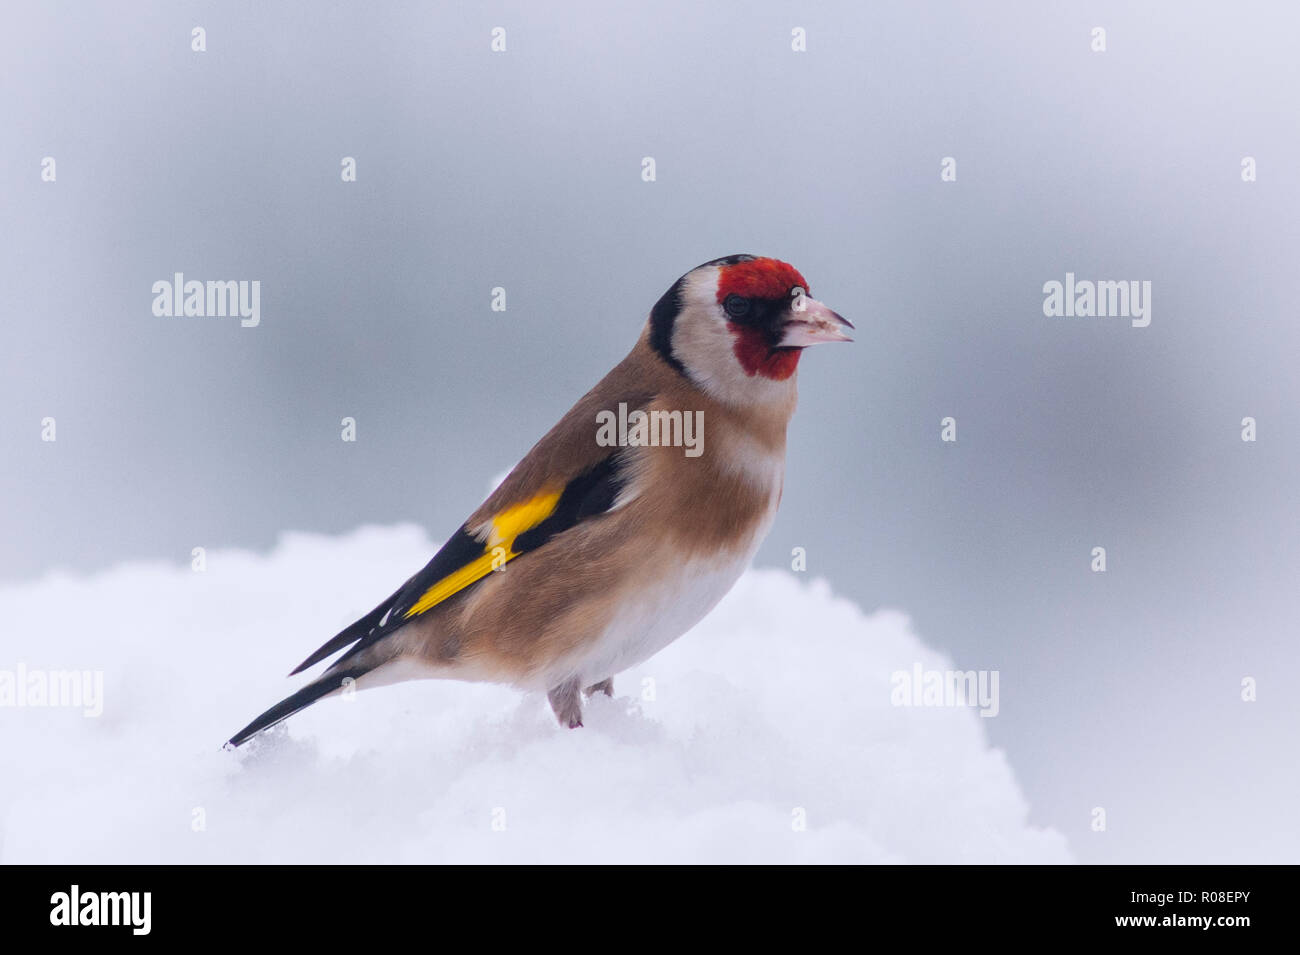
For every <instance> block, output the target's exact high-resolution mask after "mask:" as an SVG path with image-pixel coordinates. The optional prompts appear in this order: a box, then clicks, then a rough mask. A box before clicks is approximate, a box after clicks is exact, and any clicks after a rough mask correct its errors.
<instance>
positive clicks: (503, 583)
mask: <svg viewBox="0 0 1300 955" xmlns="http://www.w3.org/2000/svg"><path fill="white" fill-rule="evenodd" d="M852 327H853V326H852V325H851V324H850V323H849V322H848V321H847V320H846V319H844V318H841V317H840V316H839V315H837V314H836V313H835V312H833V311H831V310H830V309H829V308H827V307H826V306H825V305H823V304H821V303H820V302H818V301H815V300H813V299H812V298H811V297H810V296H809V293H808V283H807V282H805V281H804V279H803V276H802V275H800V274H799V272H798V271H796V270H795V269H794V268H793V267H791V266H789V265H787V264H786V263H784V262H779V261H777V260H776V259H770V258H760V257H757V256H753V255H732V256H728V257H726V258H721V259H715V260H713V261H712V262H706V263H704V264H703V265H701V266H699V267H698V268H695V269H692V270H691V271H690V272H687V273H686V274H685V275H683V276H682V277H681V278H680V279H678V280H677V281H676V282H675V283H674V284H673V286H672V288H670V289H669V290H668V291H667V292H666V293H665V294H664V295H663V297H662V298H660V299H659V301H658V303H656V305H655V306H654V308H652V309H651V310H650V317H649V319H648V320H647V322H646V324H645V327H644V328H643V329H642V331H641V337H640V339H639V340H638V341H637V343H636V346H635V347H634V348H633V349H632V351H631V353H630V354H628V356H627V357H626V358H624V359H623V360H622V361H621V362H619V364H618V365H616V366H615V367H614V369H613V370H612V371H611V372H610V373H609V374H607V375H606V376H605V377H604V378H603V379H602V380H601V381H600V383H599V384H597V385H596V387H595V388H593V389H592V390H591V391H589V392H587V394H586V395H584V396H583V397H582V399H581V400H579V401H578V403H577V404H576V405H574V406H573V408H572V409H570V410H569V412H568V413H567V414H566V415H565V416H564V417H563V418H561V419H560V421H559V423H558V424H556V425H555V427H553V428H552V429H551V430H550V431H549V432H548V433H547V434H546V436H545V437H543V438H542V439H541V440H540V441H539V442H538V443H537V444H536V445H535V446H534V447H533V449H532V450H531V451H529V452H528V454H527V455H526V456H525V457H524V459H523V460H522V461H520V462H519V464H518V465H517V466H516V467H515V469H514V470H513V471H511V472H510V474H509V476H507V477H506V479H505V480H504V481H503V482H502V483H501V485H500V486H499V487H498V488H497V489H496V490H495V491H493V492H492V494H491V495H489V497H488V499H487V500H486V501H485V502H484V503H483V505H482V506H481V507H480V508H479V509H478V510H477V511H475V512H474V514H472V515H471V516H470V518H469V520H467V521H466V522H465V523H464V524H463V525H462V526H461V527H460V528H459V529H458V530H457V531H456V532H455V533H454V534H453V535H452V536H451V539H450V540H448V541H447V543H446V544H444V545H443V547H442V549H441V550H439V551H438V553H437V554H435V555H434V557H433V559H432V560H430V561H429V563H428V564H427V565H425V567H424V568H423V569H422V570H421V571H420V572H419V573H417V574H415V575H414V576H413V577H411V578H410V579H409V580H407V581H406V583H404V584H402V586H400V587H399V588H398V589H397V590H396V591H394V592H393V594H392V595H391V596H389V597H388V598H387V599H386V600H384V601H383V602H382V603H380V604H379V606H377V607H375V609H374V610H372V611H370V613H368V614H366V615H365V616H364V617H362V618H361V619H360V620H358V621H357V622H356V623H354V624H352V625H351V626H349V627H347V628H345V629H344V630H343V631H342V632H341V633H339V634H338V635H337V636H335V637H334V638H333V639H331V640H329V641H327V642H326V643H325V644H324V645H323V646H321V647H320V649H318V650H317V651H316V652H315V653H313V654H311V656H309V657H307V659H306V660H304V661H303V662H302V663H301V664H299V665H298V667H297V668H296V669H295V670H294V671H293V674H296V673H300V672H301V671H303V670H305V669H307V668H309V667H312V666H314V665H316V664H317V663H320V662H321V661H323V660H325V659H326V658H327V657H329V656H331V655H332V654H335V653H338V652H339V651H344V652H343V653H342V655H341V656H339V658H338V659H336V660H335V661H334V662H333V663H332V664H330V666H329V667H328V668H327V669H326V670H325V671H324V672H323V673H322V674H321V675H320V676H319V677H318V678H317V679H316V680H315V681H313V682H312V683H310V684H308V685H307V686H305V687H303V688H302V689H301V690H299V691H298V692H297V693H294V694H293V695H292V696H290V697H288V698H287V699H285V700H283V701H281V702H280V703H277V704H276V705H275V706H273V707H271V708H270V709H269V710H267V711H266V712H265V713H263V714H262V715H261V716H259V717H257V719H255V720H253V721H252V722H251V723H249V724H248V725H247V726H245V727H244V728H243V729H242V730H240V731H239V732H238V733H236V734H235V735H234V736H233V737H232V738H231V740H230V742H229V744H228V745H231V746H239V745H240V744H242V743H244V742H245V741H247V740H248V739H250V738H251V737H253V736H254V735H256V734H257V733H259V732H261V731H262V730H264V729H267V728H268V727H271V726H274V725H275V724H277V723H279V722H280V721H281V720H284V719H286V718H287V717H289V716H291V715H292V714H294V713H297V712H298V711H299V710H301V709H303V708H304V707H306V706H309V705H310V704H312V703H314V702H315V701H316V700H318V699H320V698H321V697H323V696H326V695H328V694H330V693H333V692H336V691H338V690H339V689H341V688H342V687H344V686H346V685H349V684H350V683H351V682H355V684H356V686H357V687H359V688H363V687H366V686H368V685H381V684H385V683H392V682H396V681H399V680H407V679H417V678H441V679H455V680H486V681H493V682H501V683H509V684H513V685H514V686H516V687H519V688H521V689H525V690H540V691H542V692H545V693H546V694H547V697H548V699H549V700H550V704H551V708H552V709H553V710H554V712H555V715H556V718H557V719H558V720H559V721H560V724H561V725H562V726H568V727H577V726H581V725H582V702H583V694H584V693H585V694H587V695H591V694H593V693H606V694H611V695H612V693H613V676H614V674H616V673H618V672H620V671H621V670H624V669H626V668H628V667H630V666H633V665H635V664H637V663H640V662H642V661H644V660H646V659H648V658H649V657H650V656H652V655H653V654H655V653H656V652H658V651H659V650H661V649H662V648H663V647H665V646H667V645H668V644H669V643H671V642H672V641H673V640H675V639H677V637H679V636H681V635H682V634H683V633H685V632H686V631H687V630H689V629H690V628H691V627H692V626H694V625H695V624H696V623H697V622H698V621H699V620H700V619H701V618H702V617H704V615H705V614H707V613H708V612H709V611H710V610H711V609H712V608H713V606H714V605H715V604H717V602H718V601H719V600H721V599H722V597H723V595H724V594H726V592H727V591H728V590H730V589H731V587H732V585H733V584H735V582H736V580H737V579H738V578H739V577H740V575H741V573H742V572H743V571H744V570H745V568H746V567H747V566H748V564H749V562H750V560H751V558H752V557H753V555H754V552H755V551H756V550H757V548H758V545H759V544H760V543H761V542H762V540H763V538H764V536H765V535H766V534H767V531H768V529H769V528H770V527H771V524H772V520H773V518H774V517H775V515H776V509H777V505H778V503H779V502H780V500H781V488H782V483H783V480H784V473H785V438H786V425H787V424H788V423H789V421H790V416H791V415H792V414H793V413H794V408H795V399H796V387H795V377H796V376H795V372H796V370H797V368H798V365H799V358H800V355H801V354H802V352H803V349H804V348H805V347H806V346H808V345H815V344H818V343H820V342H842V341H851V340H852V339H851V338H850V337H849V336H848V335H847V334H846V333H845V329H846V328H852ZM293 674H290V675H291V676H292V675H293Z"/></svg>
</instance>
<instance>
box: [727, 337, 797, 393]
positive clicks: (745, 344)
mask: <svg viewBox="0 0 1300 955" xmlns="http://www.w3.org/2000/svg"><path fill="white" fill-rule="evenodd" d="M731 334H733V335H734V336H736V341H735V344H733V345H732V346H731V350H732V351H733V352H735V355H736V360H737V361H738V362H740V367H741V368H743V369H745V374H747V375H749V376H751V377H753V376H754V375H762V376H763V377H764V378H771V379H773V380H775V381H785V380H786V379H787V378H789V377H790V376H791V375H793V374H794V372H795V369H796V368H798V367H799V356H800V355H802V354H803V349H802V348H773V347H772V346H771V345H769V344H768V343H767V336H766V335H764V334H763V333H762V332H760V331H759V330H758V329H756V328H745V327H744V326H742V325H736V324H732V325H731Z"/></svg>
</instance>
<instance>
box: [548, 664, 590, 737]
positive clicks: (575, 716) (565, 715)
mask: <svg viewBox="0 0 1300 955" xmlns="http://www.w3.org/2000/svg"><path fill="white" fill-rule="evenodd" d="M580 686H581V684H580V683H579V682H578V678H577V677H573V678H572V679H569V680H565V681H564V682H563V683H561V684H560V685H559V686H557V687H553V688H552V689H551V690H550V692H548V693H547V694H546V698H547V699H548V700H550V701H551V710H552V711H554V713H555V718H556V719H557V720H559V721H560V725H561V726H567V727H568V728H569V729H571V730H573V729H577V728H578V727H579V726H581V725H582V694H581V693H579V692H578V689H579V687H580Z"/></svg>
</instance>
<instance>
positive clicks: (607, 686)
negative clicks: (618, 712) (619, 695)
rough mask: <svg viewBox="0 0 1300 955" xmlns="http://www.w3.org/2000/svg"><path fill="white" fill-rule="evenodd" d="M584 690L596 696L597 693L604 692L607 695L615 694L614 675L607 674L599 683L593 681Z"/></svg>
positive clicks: (589, 694)
mask: <svg viewBox="0 0 1300 955" xmlns="http://www.w3.org/2000/svg"><path fill="white" fill-rule="evenodd" d="M582 692H583V693H586V694H587V695H588V696H595V695H596V694H597V693H604V694H605V695H606V696H613V695H614V678H613V677H612V676H607V677H605V679H603V680H601V681H600V682H599V683H593V684H592V685H591V686H589V687H587V688H586V689H585V690H583V691H582Z"/></svg>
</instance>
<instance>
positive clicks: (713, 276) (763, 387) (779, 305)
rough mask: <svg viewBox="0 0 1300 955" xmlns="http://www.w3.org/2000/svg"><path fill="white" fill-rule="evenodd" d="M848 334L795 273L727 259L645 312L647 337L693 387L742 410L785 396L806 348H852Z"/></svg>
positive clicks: (691, 276)
mask: <svg viewBox="0 0 1300 955" xmlns="http://www.w3.org/2000/svg"><path fill="white" fill-rule="evenodd" d="M852 327H853V326H852V324H850V323H849V321H848V320H847V319H844V318H841V317H840V316H839V315H837V314H836V313H835V312H833V311H831V310H830V309H829V308H827V307H826V306H825V305H823V304H822V303H821V302H818V301H817V300H815V299H814V298H812V296H811V294H810V293H809V291H808V283H807V282H806V281H804V277H803V276H802V275H800V274H799V272H798V270H797V269H795V268H794V267H793V266H791V265H787V264H786V263H785V262H780V261H778V260H776V259H768V258H762V257H759V256H753V255H731V256H727V257H726V258H723V259H714V260H713V261H712V262H705V263H704V264H703V265H701V266H698V267H697V268H694V269H692V270H691V271H689V272H687V273H686V274H685V275H683V276H682V277H681V278H680V279H678V280H677V281H676V283H674V285H673V287H672V288H670V289H669V290H668V291H667V292H665V293H664V296H663V297H662V298H661V299H659V302H658V303H657V304H656V305H655V307H654V309H653V310H652V311H651V312H650V325H649V335H650V345H651V347H653V348H654V350H655V351H656V352H657V353H658V354H659V356H660V357H661V358H663V360H664V361H666V362H668V364H670V365H672V366H673V367H674V368H676V369H677V370H678V371H679V372H681V373H682V374H684V375H686V376H687V377H689V378H690V379H691V380H692V381H694V382H695V384H697V385H698V386H700V387H701V388H703V389H704V390H705V391H707V392H709V393H711V394H713V395H714V396H715V397H717V398H719V399H721V400H724V401H732V402H737V403H744V402H749V401H754V400H761V399H762V398H763V397H764V396H767V395H770V396H772V397H777V396H779V395H782V394H784V393H786V392H788V391H789V389H790V387H792V385H793V379H794V374H795V371H796V369H797V368H798V365H799V356H800V355H801V354H802V353H803V350H804V348H806V347H807V346H809V345H817V344H821V343H823V342H848V341H852V340H853V339H852V338H850V337H849V336H848V335H847V334H846V333H845V332H846V329H849V328H852Z"/></svg>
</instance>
